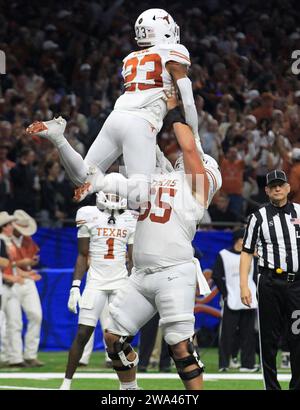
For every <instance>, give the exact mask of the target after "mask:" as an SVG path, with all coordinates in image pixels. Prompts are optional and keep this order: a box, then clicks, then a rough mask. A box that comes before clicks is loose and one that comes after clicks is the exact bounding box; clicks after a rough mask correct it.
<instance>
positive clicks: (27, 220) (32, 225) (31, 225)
mask: <svg viewBox="0 0 300 410" xmlns="http://www.w3.org/2000/svg"><path fill="white" fill-rule="evenodd" d="M13 216H14V222H13V227H14V228H15V229H16V230H17V231H18V232H20V234H21V235H24V236H31V235H33V234H35V233H36V231H37V224H36V222H35V220H34V219H33V218H32V217H31V216H30V215H28V213H27V212H25V211H23V210H22V209H17V210H16V211H15V212H14V215H13Z"/></svg>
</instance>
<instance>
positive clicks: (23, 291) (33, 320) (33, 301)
mask: <svg viewBox="0 0 300 410" xmlns="http://www.w3.org/2000/svg"><path fill="white" fill-rule="evenodd" d="M15 288H16V292H17V295H18V298H19V302H20V304H21V307H22V309H23V310H24V312H25V315H26V317H27V320H28V324H27V331H26V334H25V339H24V359H25V360H32V359H36V358H37V354H38V349H39V344H40V333H41V324H42V307H41V302H40V297H39V294H38V291H37V288H36V285H35V282H34V281H33V280H31V279H25V281H24V283H23V284H22V285H21V284H19V283H16V284H15Z"/></svg>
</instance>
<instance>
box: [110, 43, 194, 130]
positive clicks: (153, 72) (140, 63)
mask: <svg viewBox="0 0 300 410" xmlns="http://www.w3.org/2000/svg"><path fill="white" fill-rule="evenodd" d="M168 61H176V62H178V63H181V64H184V65H186V66H190V64H191V62H190V55H189V52H188V50H187V49H186V48H185V47H184V46H183V45H182V44H160V45H156V46H153V47H150V48H147V49H144V50H140V51H135V52H132V53H130V54H129V55H128V56H127V57H126V58H124V60H123V63H124V64H123V70H122V75H123V78H124V86H125V93H124V94H122V95H121V96H120V97H119V98H118V100H117V101H116V103H115V107H114V109H115V110H119V111H126V112H130V113H132V114H134V115H138V116H140V117H142V118H145V119H146V120H148V121H149V122H150V123H151V124H152V125H153V126H154V128H156V129H157V131H159V130H160V129H161V127H162V123H163V119H164V117H165V115H166V113H167V107H166V103H165V101H164V99H163V98H165V94H164V90H168V91H169V90H170V89H171V86H172V82H173V80H172V77H171V75H170V74H169V72H168V71H167V69H166V63H167V62H168Z"/></svg>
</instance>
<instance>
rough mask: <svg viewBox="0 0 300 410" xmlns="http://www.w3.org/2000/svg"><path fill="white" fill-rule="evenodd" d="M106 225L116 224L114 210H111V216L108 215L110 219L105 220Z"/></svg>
mask: <svg viewBox="0 0 300 410" xmlns="http://www.w3.org/2000/svg"><path fill="white" fill-rule="evenodd" d="M107 223H108V224H109V225H110V224H115V223H116V218H115V210H114V209H112V210H111V214H110V217H109V218H108V220H107Z"/></svg>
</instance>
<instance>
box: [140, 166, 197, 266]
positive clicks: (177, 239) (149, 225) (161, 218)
mask: <svg viewBox="0 0 300 410" xmlns="http://www.w3.org/2000/svg"><path fill="white" fill-rule="evenodd" d="M203 214H204V208H203V207H202V206H201V205H200V204H199V202H197V201H196V199H195V198H194V196H193V194H192V191H191V188H190V186H189V184H188V181H187V180H186V178H185V174H184V172H171V173H168V174H164V175H155V176H153V177H152V180H151V191H150V201H149V202H148V204H147V206H146V207H143V209H141V212H140V216H139V218H138V222H137V226H136V232H135V244H136V245H135V246H134V247H133V261H134V267H135V268H137V269H146V268H159V267H167V266H172V265H177V264H180V263H185V262H190V261H191V260H192V259H193V256H194V249H193V247H192V244H191V242H192V240H193V238H194V236H195V232H196V227H197V223H198V222H200V220H201V219H202V217H203Z"/></svg>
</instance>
